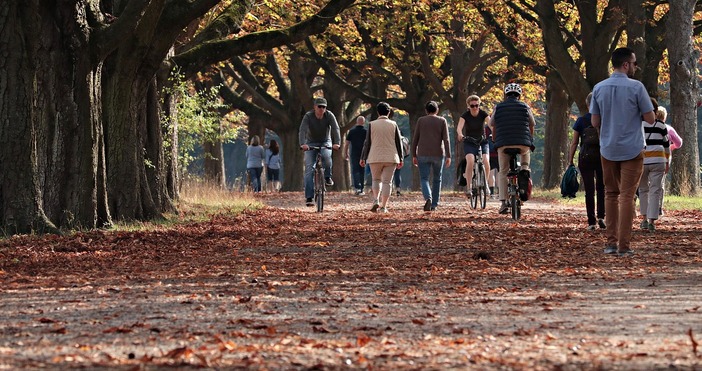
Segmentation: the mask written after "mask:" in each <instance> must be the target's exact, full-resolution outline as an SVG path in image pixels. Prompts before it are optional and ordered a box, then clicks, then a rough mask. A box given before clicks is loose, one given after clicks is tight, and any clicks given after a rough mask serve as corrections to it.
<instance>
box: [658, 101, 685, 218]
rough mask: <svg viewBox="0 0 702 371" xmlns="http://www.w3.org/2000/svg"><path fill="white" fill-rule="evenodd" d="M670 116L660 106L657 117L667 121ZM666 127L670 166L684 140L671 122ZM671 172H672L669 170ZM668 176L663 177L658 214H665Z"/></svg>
mask: <svg viewBox="0 0 702 371" xmlns="http://www.w3.org/2000/svg"><path fill="white" fill-rule="evenodd" d="M667 117H668V110H666V109H665V107H663V106H659V107H658V112H657V113H656V118H658V119H660V120H661V121H663V122H665V120H666V118H667ZM665 128H666V129H668V139H669V140H670V161H668V167H670V166H671V165H672V163H673V151H675V150H676V149H678V148H680V147H682V144H683V140H682V138H681V137H680V135H679V134H678V132H677V131H676V130H675V128H674V127H672V126H671V125H670V124H665ZM668 173H670V172H668ZM667 178H668V175H667V174H666V176H664V177H663V185H662V186H661V203H660V207H659V209H660V211H659V212H658V216H659V217H660V216H663V198H664V197H665V182H666V180H667Z"/></svg>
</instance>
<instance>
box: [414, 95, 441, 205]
mask: <svg viewBox="0 0 702 371" xmlns="http://www.w3.org/2000/svg"><path fill="white" fill-rule="evenodd" d="M424 110H425V111H426V113H427V115H426V116H422V117H420V118H419V119H418V120H417V125H416V127H415V129H414V135H413V136H412V146H411V153H412V163H413V164H414V165H415V166H418V167H419V180H420V184H421V187H422V195H423V196H424V211H434V210H436V207H437V206H438V205H439V199H440V198H441V176H442V174H443V170H444V167H449V166H451V145H450V144H449V137H448V123H447V122H446V119H445V118H443V117H441V116H439V115H438V113H439V104H438V103H436V102H434V101H429V102H427V104H426V105H425V106H424ZM430 175H432V176H433V181H432V185H431V187H430V186H429V176H430Z"/></svg>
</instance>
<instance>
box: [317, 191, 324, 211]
mask: <svg viewBox="0 0 702 371" xmlns="http://www.w3.org/2000/svg"><path fill="white" fill-rule="evenodd" d="M322 211H324V188H322V189H320V192H319V193H318V194H317V212H318V213H321V212H322Z"/></svg>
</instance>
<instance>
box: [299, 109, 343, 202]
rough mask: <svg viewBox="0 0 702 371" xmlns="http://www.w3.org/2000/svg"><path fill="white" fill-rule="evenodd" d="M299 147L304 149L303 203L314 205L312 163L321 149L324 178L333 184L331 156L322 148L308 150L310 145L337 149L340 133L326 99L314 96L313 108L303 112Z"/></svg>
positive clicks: (328, 183)
mask: <svg viewBox="0 0 702 371" xmlns="http://www.w3.org/2000/svg"><path fill="white" fill-rule="evenodd" d="M298 138H299V140H300V148H301V149H302V150H303V151H305V204H306V205H307V206H314V202H312V198H313V197H314V163H315V161H316V159H317V152H318V151H321V153H322V159H323V165H324V179H325V180H326V183H327V185H328V186H332V185H334V181H333V180H332V177H331V174H332V158H331V150H329V149H327V148H322V149H321V150H316V149H313V150H310V147H330V146H331V147H332V149H339V143H341V134H340V133H339V123H338V122H337V121H336V116H334V114H333V113H331V112H329V111H327V100H326V99H324V98H315V100H314V108H313V109H312V110H311V111H308V112H307V113H305V116H304V117H302V123H301V124H300V131H299V133H298Z"/></svg>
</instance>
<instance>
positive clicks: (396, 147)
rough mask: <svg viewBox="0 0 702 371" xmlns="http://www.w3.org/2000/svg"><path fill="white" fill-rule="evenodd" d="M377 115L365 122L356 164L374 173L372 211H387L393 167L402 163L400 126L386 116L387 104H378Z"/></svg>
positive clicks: (388, 106) (398, 166)
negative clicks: (368, 168)
mask: <svg viewBox="0 0 702 371" xmlns="http://www.w3.org/2000/svg"><path fill="white" fill-rule="evenodd" d="M376 110H377V111H378V118H377V119H376V120H373V121H371V122H370V123H369V124H368V130H367V132H366V140H365V142H364V144H363V151H362V152H361V161H360V162H359V165H361V166H366V163H368V164H369V165H370V168H371V174H372V176H373V185H372V186H371V189H372V190H373V206H372V207H371V211H372V212H377V211H381V212H384V213H387V212H388V207H387V205H388V200H389V199H390V192H391V191H392V177H393V175H394V174H395V170H396V169H401V168H402V165H403V164H404V160H403V158H404V154H403V153H402V141H401V137H402V136H401V135H400V128H398V127H397V123H396V122H395V121H393V120H390V118H388V115H389V114H390V105H389V104H387V103H385V102H380V103H378V106H377V107H376Z"/></svg>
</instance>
